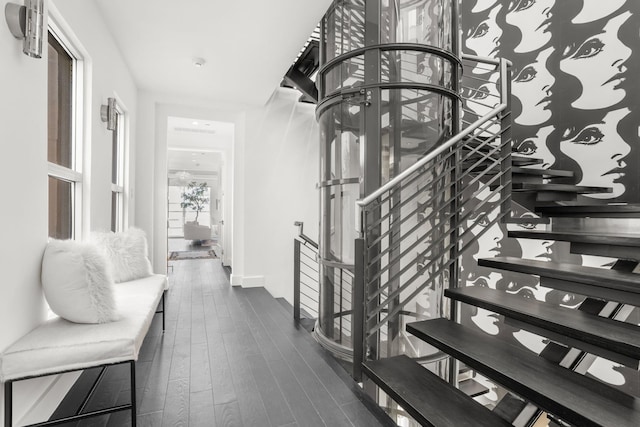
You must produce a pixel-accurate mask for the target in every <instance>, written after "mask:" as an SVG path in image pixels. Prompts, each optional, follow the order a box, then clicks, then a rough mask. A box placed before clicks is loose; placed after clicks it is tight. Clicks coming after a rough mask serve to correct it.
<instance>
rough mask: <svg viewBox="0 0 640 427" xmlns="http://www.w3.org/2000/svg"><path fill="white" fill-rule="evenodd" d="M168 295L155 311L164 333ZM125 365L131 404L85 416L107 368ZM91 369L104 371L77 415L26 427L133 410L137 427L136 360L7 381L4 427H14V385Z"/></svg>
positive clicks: (132, 424)
mask: <svg viewBox="0 0 640 427" xmlns="http://www.w3.org/2000/svg"><path fill="white" fill-rule="evenodd" d="M166 293H167V291H166V290H165V291H163V292H162V309H161V310H156V311H155V313H162V332H163V333H164V330H165V295H166ZM124 363H128V364H129V367H130V371H129V375H130V384H131V395H130V402H129V403H128V404H125V405H117V406H112V407H110V408H104V409H99V410H96V411H91V412H87V413H84V414H83V413H82V412H83V411H84V410H85V408H86V406H87V404H88V403H89V401H90V400H91V397H92V396H93V394H94V393H95V391H96V390H97V388H98V386H99V385H100V382H101V381H102V378H103V377H104V374H105V372H106V370H107V367H109V366H117V365H122V364H124ZM89 368H102V370H101V371H100V374H99V375H98V377H97V378H96V380H95V381H94V382H93V385H92V386H91V390H89V393H88V394H87V396H85V398H84V400H83V401H82V405H80V408H79V409H78V410H77V411H76V413H75V415H71V416H68V417H64V418H58V419H56V420H49V421H43V422H40V423H36V424H29V425H28V426H25V427H42V426H54V425H59V424H64V423H67V422H71V421H78V420H83V419H86V418H93V417H98V416H101V415H106V414H112V413H114V412H120V411H126V410H131V426H132V427H136V416H137V406H136V361H135V360H125V361H122V362H117V363H105V364H101V365H96V366H88V367H85V368H82V369H70V370H63V371H58V372H52V373H49V374H43V375H33V376H28V377H22V378H16V379H13V380H7V381H6V382H5V383H4V427H12V426H13V383H16V382H19V381H24V380H28V379H32V378H43V377H48V376H51V375H60V374H64V373H68V372H78V371H83V370H85V369H89Z"/></svg>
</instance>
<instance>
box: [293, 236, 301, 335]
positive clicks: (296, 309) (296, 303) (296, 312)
mask: <svg viewBox="0 0 640 427" xmlns="http://www.w3.org/2000/svg"><path fill="white" fill-rule="evenodd" d="M293 318H294V319H295V320H296V321H297V322H299V321H300V240H298V239H293Z"/></svg>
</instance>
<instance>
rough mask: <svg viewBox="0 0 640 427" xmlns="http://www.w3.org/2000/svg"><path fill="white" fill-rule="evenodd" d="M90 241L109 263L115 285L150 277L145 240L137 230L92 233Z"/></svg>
mask: <svg viewBox="0 0 640 427" xmlns="http://www.w3.org/2000/svg"><path fill="white" fill-rule="evenodd" d="M91 240H93V241H94V242H96V243H97V244H98V246H99V247H100V248H101V249H102V250H103V251H104V253H105V255H106V256H107V259H108V260H109V261H110V263H111V268H112V271H113V280H114V281H115V282H116V283H121V282H128V281H129V280H135V279H140V278H142V277H147V276H149V275H151V273H152V271H151V263H150V262H149V258H147V252H148V251H147V238H146V236H145V234H144V231H142V230H140V229H139V228H129V229H128V230H126V231H122V232H118V233H112V232H107V233H105V232H95V233H92V235H91Z"/></svg>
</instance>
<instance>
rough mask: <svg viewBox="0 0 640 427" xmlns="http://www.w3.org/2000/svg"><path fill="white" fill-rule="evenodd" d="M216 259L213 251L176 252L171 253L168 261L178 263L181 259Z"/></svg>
mask: <svg viewBox="0 0 640 427" xmlns="http://www.w3.org/2000/svg"><path fill="white" fill-rule="evenodd" d="M214 258H218V256H217V255H216V253H215V252H214V250H213V249H211V250H208V251H176V252H171V254H170V255H169V261H180V260H183V259H214Z"/></svg>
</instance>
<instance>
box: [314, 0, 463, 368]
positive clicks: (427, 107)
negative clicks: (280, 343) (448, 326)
mask: <svg viewBox="0 0 640 427" xmlns="http://www.w3.org/2000/svg"><path fill="white" fill-rule="evenodd" d="M378 1H379V4H375V0H367V8H366V10H368V11H369V10H372V11H375V10H377V7H378V6H379V10H380V12H381V13H380V16H367V17H366V19H365V1H364V0H336V1H335V2H334V4H333V6H332V8H331V9H330V11H329V12H328V13H327V14H326V15H325V18H324V24H323V28H324V33H323V34H322V37H323V42H324V43H323V47H324V55H323V64H321V67H322V66H326V64H327V63H328V62H330V61H336V62H335V64H334V65H333V66H332V67H330V68H325V69H323V70H322V73H321V74H320V75H319V78H320V82H321V85H320V86H321V92H320V101H321V102H322V101H323V100H325V101H326V102H325V104H323V105H322V106H321V108H320V110H319V111H320V113H319V118H318V120H319V128H320V149H321V156H320V158H321V164H320V180H319V193H320V209H321V213H320V240H319V258H320V273H319V274H320V309H319V315H318V327H317V328H316V333H317V334H319V335H320V336H321V337H322V340H320V342H321V343H322V344H323V345H326V344H327V343H330V345H326V346H327V348H329V349H330V350H331V351H333V352H334V354H337V355H340V354H342V355H344V354H348V350H349V349H351V348H352V339H351V337H352V333H353V331H352V329H351V328H352V325H351V320H352V319H351V309H352V300H351V293H352V291H353V290H352V287H353V283H354V278H353V264H354V261H355V256H356V254H355V239H356V237H358V235H357V230H356V214H357V212H356V201H357V200H359V199H361V198H362V197H364V196H365V194H364V193H365V191H368V192H370V191H371V189H372V188H376V187H377V186H379V185H380V184H384V183H386V182H388V181H389V180H391V179H393V178H394V177H395V176H397V175H398V174H400V173H401V172H402V171H404V170H405V169H406V168H408V167H409V166H411V165H413V164H414V163H415V162H416V161H417V160H418V159H420V158H421V157H423V156H424V155H425V154H427V153H428V152H429V151H430V150H433V149H434V148H435V147H437V146H438V145H439V144H441V143H443V142H445V141H447V140H449V139H450V138H451V136H452V134H453V131H454V129H455V128H456V126H454V124H453V120H454V118H456V117H457V115H456V114H454V111H455V109H456V108H457V101H456V100H453V99H451V98H449V96H448V95H442V94H440V93H438V92H436V91H434V90H431V91H430V90H426V89H425V88H421V87H419V86H420V85H433V86H435V87H438V88H442V89H446V90H450V91H453V92H455V91H457V89H458V88H457V85H458V82H457V81H455V78H456V74H457V73H454V70H455V69H454V67H458V64H457V63H452V60H451V58H450V57H448V56H445V55H439V54H438V53H434V52H425V51H421V50H419V49H420V48H418V49H416V47H415V46H411V45H406V46H402V47H401V48H397V46H393V50H389V48H390V47H391V46H388V47H386V46H380V45H382V44H389V43H412V44H423V45H427V46H431V47H435V48H438V49H442V50H444V51H447V52H452V49H453V46H454V45H455V43H454V41H455V35H453V34H451V28H452V21H453V17H452V13H451V10H452V6H451V1H450V0H378ZM365 23H366V25H365ZM366 31H370V32H372V33H369V34H366ZM378 38H379V40H378ZM365 48H369V49H367V50H366V51H364V49H365ZM356 49H363V50H362V51H358V52H357V53H358V55H356V56H353V57H349V58H346V57H344V56H343V55H346V54H348V53H349V52H352V51H354V50H356ZM365 70H366V73H365ZM397 83H402V85H403V86H408V87H403V88H392V89H390V88H383V86H385V85H387V86H389V85H392V84H397ZM358 87H364V88H365V90H363V91H362V93H359V92H358V91H351V92H353V93H351V92H347V94H345V96H343V97H340V92H341V91H343V90H345V89H352V88H358ZM332 95H337V96H332ZM352 95H355V96H352ZM328 96H331V99H328V100H327V97H328ZM332 103H333V104H332ZM365 159H367V160H366V161H367V162H375V163H374V164H373V165H372V164H369V163H368V164H367V166H369V167H365V165H363V162H365ZM433 163H434V164H433V165H431V166H430V168H431V167H432V168H433V172H434V175H433V177H429V176H425V177H424V180H416V181H415V183H414V184H412V185H414V186H415V187H416V188H418V187H419V188H420V191H421V192H420V193H419V194H423V193H424V194H427V193H429V192H433V191H442V188H444V187H443V183H441V182H440V181H438V180H437V179H440V178H437V179H436V178H435V177H440V176H441V175H443V176H445V177H447V176H448V174H446V173H444V172H442V170H440V169H442V168H447V167H449V166H447V165H445V164H439V163H438V162H435V161H434V162H433ZM439 168H440V169H439ZM430 170H431V169H430ZM403 191H404V190H403ZM438 194H440V193H438ZM445 196H446V195H445V194H444V193H442V194H441V195H440V196H438V197H441V198H442V199H443V202H442V203H443V204H444V203H448V202H445V201H444V200H445V199H444V198H445ZM421 203H423V201H422V199H421V198H420V197H414V196H411V195H407V194H404V193H402V192H398V193H397V194H396V193H394V196H393V200H390V201H388V202H387V203H386V204H384V203H383V204H380V205H379V206H378V207H376V208H375V209H374V210H375V212H368V215H372V216H373V217H376V218H378V219H380V221H382V223H383V225H378V226H376V227H378V228H376V230H378V231H380V232H381V233H382V232H388V233H389V234H388V236H391V237H388V236H387V237H388V238H383V237H381V238H380V240H379V243H374V247H372V248H367V249H365V250H366V251H368V252H371V251H374V252H376V253H378V254H380V258H379V263H380V265H383V264H384V263H385V262H387V263H390V262H391V263H392V264H393V265H390V266H389V268H388V269H387V270H385V271H380V276H379V279H373V280H374V282H375V281H376V280H377V281H379V282H380V283H386V282H387V281H393V282H394V283H395V282H398V283H401V282H402V283H405V282H407V283H413V282H415V283H416V286H419V285H418V282H420V274H421V272H422V270H423V269H424V270H425V271H427V270H428V271H429V272H430V274H435V275H438V274H441V273H440V272H439V271H436V270H437V268H436V266H427V265H424V266H420V265H418V264H419V263H418V262H416V261H415V260H414V261H413V262H414V263H413V264H406V265H405V264H403V263H404V262H405V261H402V262H399V263H395V261H389V260H390V259H391V256H392V255H393V256H395V254H396V252H397V251H401V252H402V251H405V250H414V248H415V247H417V245H418V243H419V244H421V245H422V244H423V243H424V244H426V243H427V238H426V237H424V236H422V235H421V234H420V235H419V234H416V236H412V239H409V240H412V242H409V240H407V241H405V242H398V244H397V247H396V246H393V247H391V246H390V245H395V243H394V240H393V239H394V237H393V236H396V231H397V230H396V229H395V228H393V227H395V225H394V226H393V227H392V228H393V229H392V228H389V229H385V228H384V227H391V225H389V224H391V222H390V220H389V219H388V218H391V217H392V216H395V215H397V211H398V209H399V211H398V212H400V214H402V215H403V218H404V216H405V214H407V213H406V212H404V211H405V210H407V209H409V210H411V212H413V215H414V216H415V217H416V218H417V217H418V214H416V212H418V211H419V212H421V213H420V215H423V217H421V219H420V221H433V223H434V224H440V222H442V221H439V220H438V218H435V217H433V218H432V217H430V216H428V215H429V212H427V211H426V208H423V207H422V206H421ZM400 204H402V205H400ZM392 210H393V212H392ZM423 211H424V212H423ZM407 216H410V215H408V214H407ZM417 221H418V219H416V220H415V221H414V220H408V221H406V223H404V224H402V227H403V230H400V231H404V229H405V228H407V227H408V228H409V229H410V230H411V229H413V228H416V230H418V229H420V230H422V229H421V228H420V227H416V225H417V224H418V223H417ZM365 223H368V222H367V220H366V219H365ZM385 224H386V225H385ZM438 227H440V226H439V225H438ZM436 231H438V230H436ZM434 233H436V232H432V233H431V235H432V236H435V238H438V237H439V235H438V234H437V233H436V234H434ZM430 238H431V237H430ZM422 240H424V242H422ZM442 244H443V245H446V244H447V242H446V241H443V242H442ZM423 246H424V245H422V246H420V247H419V248H418V249H420V250H422V251H423V252H425V256H426V255H428V254H429V253H428V252H429V250H430V249H425V248H427V247H426V246H425V247H424V248H423ZM407 262H408V261H407ZM434 269H435V270H434ZM442 277H443V278H442V280H438V281H437V284H438V286H439V287H443V286H444V282H443V281H444V280H445V279H446V274H444V273H442ZM393 286H395V285H393ZM390 289H391V288H390ZM414 289H417V288H412V287H408V288H407V289H406V290H403V291H402V295H400V296H402V297H403V298H408V297H409V296H410V293H411V292H414ZM433 292H434V293H436V294H438V295H439V298H434V300H438V301H439V300H440V299H441V295H440V294H439V293H440V292H441V289H435V290H433ZM407 293H409V295H405V294H407ZM410 306H411V309H410V311H412V314H411V316H414V317H416V318H421V317H424V316H430V315H431V312H432V311H433V310H436V311H437V310H438V308H436V307H434V306H430V305H429V297H428V296H427V300H425V294H421V295H420V297H416V298H415V301H413V298H412V300H411V304H410ZM391 308H392V307H390V309H391ZM400 323H401V322H400ZM402 326H403V325H400V324H399V323H398V321H396V320H393V321H389V323H388V324H385V325H384V326H381V329H380V333H379V335H376V336H378V337H379V339H380V340H381V342H382V341H385V340H388V341H389V343H392V344H393V345H396V344H397V345H400V344H399V343H400V341H401V337H400V335H399V331H400V330H404V328H403V327H402ZM323 340H324V342H323ZM336 346H337V347H336ZM375 346H376V345H374V347H375ZM392 347H393V346H392ZM336 348H340V350H338V351H335V349H336ZM390 348H391V347H390ZM343 350H347V351H343ZM393 352H394V350H390V354H391V353H393Z"/></svg>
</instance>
